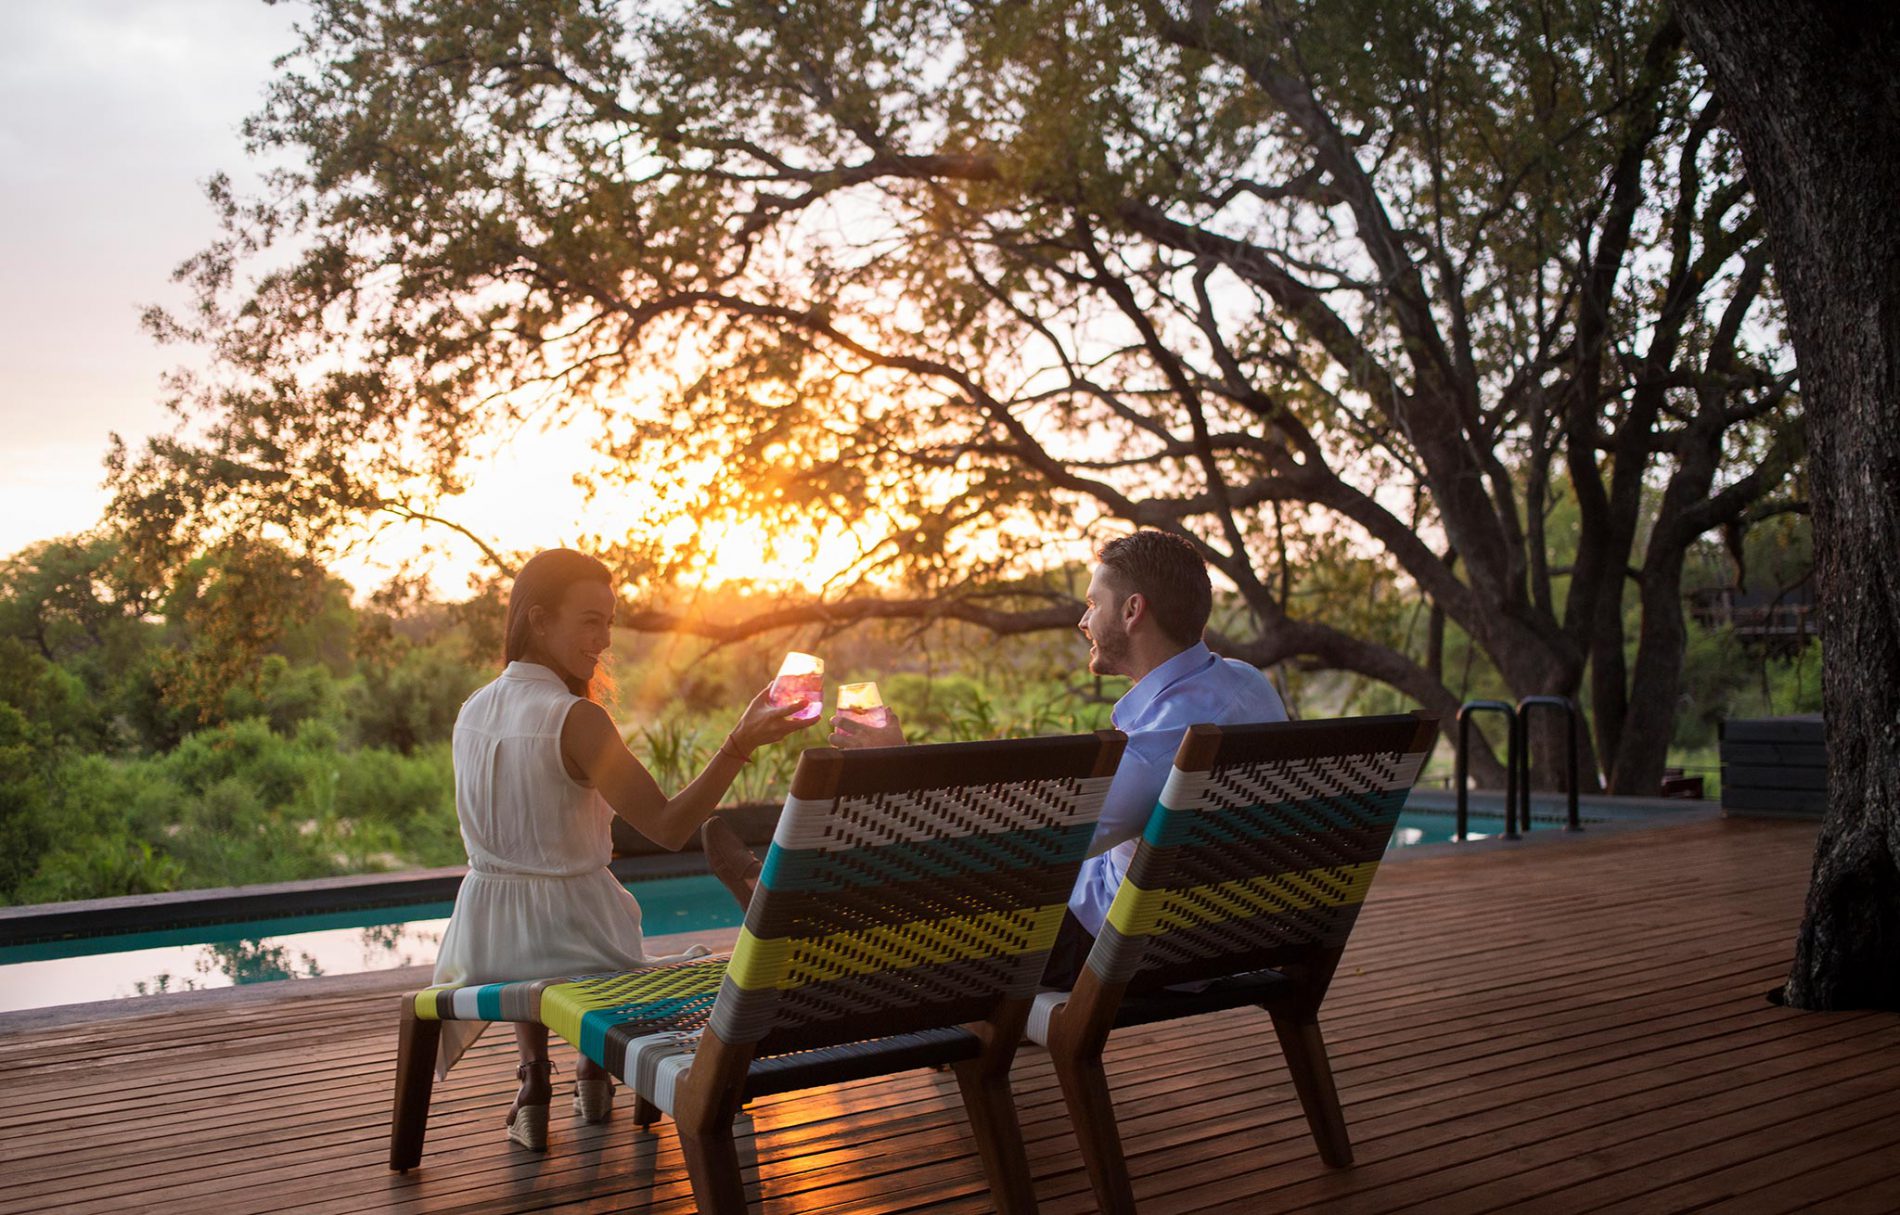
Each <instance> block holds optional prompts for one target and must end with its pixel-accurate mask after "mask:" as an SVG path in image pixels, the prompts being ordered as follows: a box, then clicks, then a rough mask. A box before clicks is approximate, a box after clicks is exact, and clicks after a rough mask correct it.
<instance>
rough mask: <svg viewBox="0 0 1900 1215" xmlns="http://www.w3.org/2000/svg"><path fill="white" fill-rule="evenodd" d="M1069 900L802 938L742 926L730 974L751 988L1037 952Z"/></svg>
mask: <svg viewBox="0 0 1900 1215" xmlns="http://www.w3.org/2000/svg"><path fill="white" fill-rule="evenodd" d="M1065 905H1066V904H1063V903H1052V904H1050V905H1049V906H1047V907H1038V908H1035V909H1033V910H1024V911H999V912H991V913H989V914H988V915H979V916H949V917H946V918H944V919H941V920H912V921H911V922H910V923H908V924H898V925H889V926H880V927H876V928H868V929H864V930H861V931H858V932H839V933H833V934H832V935H830V936H827V937H818V938H811V939H804V940H798V939H794V938H780V939H777V940H771V941H761V940H759V939H758V938H756V937H754V936H752V935H751V934H750V933H749V932H747V931H746V930H745V929H740V931H739V943H738V945H737V946H736V947H735V948H734V949H733V951H732V966H731V967H730V968H729V969H728V970H727V972H726V973H727V975H728V976H730V977H731V979H732V981H733V982H734V983H736V984H738V985H739V986H740V987H743V988H746V989H747V990H750V991H757V990H760V989H762V988H766V987H777V988H780V989H782V990H785V991H790V990H793V989H795V988H799V987H804V986H807V985H809V984H812V983H823V982H827V981H829V980H831V979H837V978H843V977H844V976H846V975H861V974H871V973H873V972H878V971H888V970H906V969H909V968H910V967H913V966H930V965H935V964H937V963H942V962H956V961H961V960H963V959H967V958H993V957H1002V956H1006V955H1014V954H1025V953H1035V952H1037V951H1039V950H1045V949H1048V948H1049V947H1050V946H1052V945H1053V944H1055V939H1056V931H1057V930H1058V929H1059V928H1060V927H1061V926H1062V910H1063V907H1064V906H1065Z"/></svg>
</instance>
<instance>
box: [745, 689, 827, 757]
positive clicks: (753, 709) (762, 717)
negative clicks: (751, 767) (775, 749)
mask: <svg viewBox="0 0 1900 1215" xmlns="http://www.w3.org/2000/svg"><path fill="white" fill-rule="evenodd" d="M771 692H772V686H771V685H770V684H767V685H766V686H765V687H764V688H763V689H762V690H761V691H760V692H759V694H758V695H757V696H754V697H753V698H752V703H751V704H749V705H747V706H746V707H745V712H744V713H742V714H740V715H739V724H738V725H736V726H734V727H732V733H731V734H730V735H728V736H727V740H728V741H729V742H730V743H731V744H732V745H733V746H734V747H735V748H737V749H738V751H739V754H740V755H742V756H743V755H750V754H752V752H754V751H756V750H758V749H759V748H760V747H763V746H765V745H766V744H768V743H775V742H777V741H778V740H779V739H781V738H785V737H787V736H789V735H792V734H796V733H798V732H799V731H800V730H803V729H806V728H808V727H810V726H812V725H813V724H815V723H816V722H817V720H818V719H817V718H813V719H812V720H811V721H794V720H792V715H793V714H794V713H797V712H799V711H801V710H803V709H804V708H805V707H806V706H807V705H809V704H811V702H810V701H809V700H796V701H793V702H792V703H791V704H786V705H775V704H773V703H772V701H771V699H770V697H771Z"/></svg>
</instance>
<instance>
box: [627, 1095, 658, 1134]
mask: <svg viewBox="0 0 1900 1215" xmlns="http://www.w3.org/2000/svg"><path fill="white" fill-rule="evenodd" d="M659 1120H660V1107H659V1106H657V1105H655V1104H653V1103H652V1102H651V1101H648V1100H647V1099H646V1098H645V1097H642V1096H641V1095H640V1094H639V1093H635V1094H634V1095H633V1124H634V1125H635V1126H637V1127H639V1128H640V1129H641V1130H643V1131H649V1130H652V1129H653V1124H654V1123H656V1122H658V1121H659Z"/></svg>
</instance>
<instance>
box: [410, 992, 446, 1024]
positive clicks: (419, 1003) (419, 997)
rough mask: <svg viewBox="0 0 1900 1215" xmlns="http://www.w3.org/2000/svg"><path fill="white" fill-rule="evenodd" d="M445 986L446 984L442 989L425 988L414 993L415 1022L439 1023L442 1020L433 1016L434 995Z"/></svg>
mask: <svg viewBox="0 0 1900 1215" xmlns="http://www.w3.org/2000/svg"><path fill="white" fill-rule="evenodd" d="M447 986H448V984H443V986H442V987H425V988H424V989H423V990H421V991H419V992H417V993H416V995H415V1001H416V1020H418V1021H440V1020H441V1019H442V1018H440V1017H438V1016H436V1015H435V994H436V993H437V992H439V991H441V990H443V988H445V987H447Z"/></svg>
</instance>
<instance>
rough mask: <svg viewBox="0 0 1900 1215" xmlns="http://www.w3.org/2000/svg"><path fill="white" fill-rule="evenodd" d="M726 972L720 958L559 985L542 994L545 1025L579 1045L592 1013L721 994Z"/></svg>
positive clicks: (553, 985)
mask: <svg viewBox="0 0 1900 1215" xmlns="http://www.w3.org/2000/svg"><path fill="white" fill-rule="evenodd" d="M725 973H726V968H725V967H724V966H721V965H720V964H719V961H718V959H708V960H707V961H706V962H705V964H703V965H697V966H662V967H659V968H657V969H655V970H630V971H627V972H625V973H624V974H616V975H608V976H606V977H604V978H598V979H585V980H582V981H580V982H578V983H555V984H552V985H551V986H549V987H547V988H546V989H544V990H543V991H542V992H541V1024H543V1025H545V1026H547V1027H548V1028H549V1029H551V1030H553V1031H554V1032H555V1033H557V1034H559V1035H560V1036H561V1037H562V1038H564V1039H566V1040H567V1041H569V1042H575V1043H578V1042H579V1041H580V1040H581V1039H580V1033H581V1021H582V1019H583V1018H585V1017H586V1016H587V1014H588V1013H590V1012H593V1011H595V1010H597V1009H602V1008H620V1007H622V1006H625V1005H629V1004H650V1003H653V1002H655V1001H658V1000H669V999H679V998H682V997H685V996H696V995H704V994H705V993H706V992H709V991H718V990H719V980H720V979H721V978H722V977H723V976H724V975H725Z"/></svg>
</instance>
